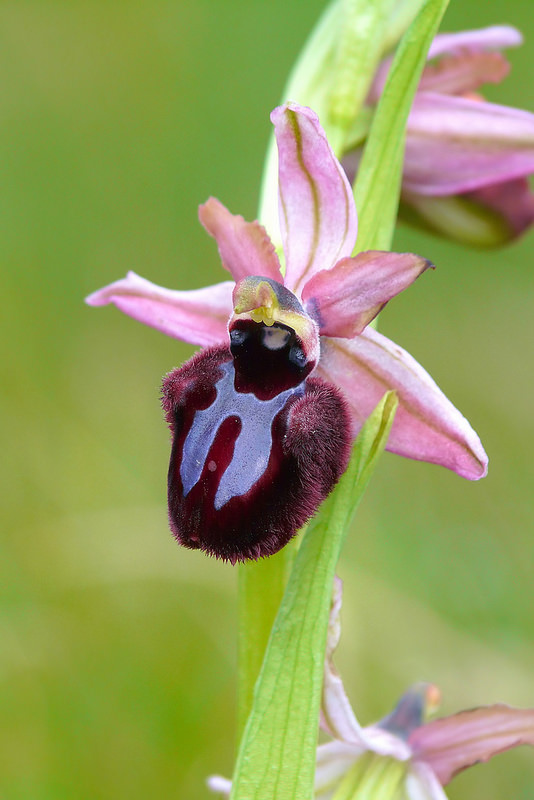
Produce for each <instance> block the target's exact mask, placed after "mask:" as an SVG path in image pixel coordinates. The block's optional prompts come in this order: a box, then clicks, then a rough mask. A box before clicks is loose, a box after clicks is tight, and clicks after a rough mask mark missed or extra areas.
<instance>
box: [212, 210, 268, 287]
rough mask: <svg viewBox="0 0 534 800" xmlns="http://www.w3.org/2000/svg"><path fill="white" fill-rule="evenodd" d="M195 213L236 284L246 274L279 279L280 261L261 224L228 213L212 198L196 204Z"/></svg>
mask: <svg viewBox="0 0 534 800" xmlns="http://www.w3.org/2000/svg"><path fill="white" fill-rule="evenodd" d="M198 216H199V219H200V221H201V223H202V225H203V226H204V227H205V229H206V230H207V232H208V233H209V234H210V236H213V238H214V239H215V241H216V242H217V247H218V248H219V254H220V256H221V261H222V264H223V267H224V268H225V269H227V270H228V272H230V274H231V275H232V277H233V278H234V280H235V281H236V283H237V281H240V280H241V279H242V278H246V277H248V276H249V275H259V276H261V277H262V278H272V279H273V280H275V281H279V282H280V281H282V274H281V272H280V261H279V260H278V256H277V255H276V252H275V249H274V245H273V243H272V242H271V240H270V238H269V235H268V234H267V231H266V230H265V228H264V227H263V225H260V223H259V222H246V221H245V220H244V219H243V217H241V216H239V215H237V214H231V213H230V212H229V211H228V209H227V208H225V206H223V204H222V203H220V202H219V201H218V200H217V199H216V198H215V197H210V198H209V200H208V201H207V202H206V203H204V205H201V206H200V207H199V210H198Z"/></svg>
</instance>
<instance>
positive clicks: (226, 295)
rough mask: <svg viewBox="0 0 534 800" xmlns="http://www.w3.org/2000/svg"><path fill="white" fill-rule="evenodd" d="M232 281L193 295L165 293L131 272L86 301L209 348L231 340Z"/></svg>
mask: <svg viewBox="0 0 534 800" xmlns="http://www.w3.org/2000/svg"><path fill="white" fill-rule="evenodd" d="M233 288H234V284H233V282H232V281H226V282H225V283H217V284H215V285H214V286H206V287H204V288H203V289H193V290H191V291H182V292H181V291H174V290H171V289H164V288H163V287H162V286H157V285H156V284H155V283H151V282H150V281H147V280H146V279H145V278H141V277H140V276H139V275H136V273H135V272H128V274H127V276H126V278H123V279H121V280H119V281H115V283H111V284H109V286H105V287H104V288H103V289H99V290H98V291H97V292H94V293H93V294H91V295H89V297H87V298H86V303H88V305H90V306H104V305H107V304H108V303H113V305H115V306H116V307H117V308H118V309H120V310H121V311H123V312H124V313H125V314H128V316H130V317H133V318H134V319H136V320H137V321H138V322H144V323H145V325H150V326H151V327H152V328H156V329H157V330H158V331H161V332H162V333H165V334H166V335H167V336H174V338H176V339H181V340H182V341H183V342H189V344H195V345H199V346H201V347H209V346H211V345H214V344H221V343H222V342H225V341H227V339H228V331H227V325H228V318H229V316H230V314H231V313H232V290H233Z"/></svg>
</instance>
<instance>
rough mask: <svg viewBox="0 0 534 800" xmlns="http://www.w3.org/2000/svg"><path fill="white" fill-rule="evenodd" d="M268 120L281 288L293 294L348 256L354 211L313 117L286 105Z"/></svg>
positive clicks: (344, 179)
mask: <svg viewBox="0 0 534 800" xmlns="http://www.w3.org/2000/svg"><path fill="white" fill-rule="evenodd" d="M271 120H272V122H273V124H274V129H275V136H276V141H277V145H278V171H279V193H280V230H281V234H282V241H283V245H284V254H285V260H286V273H285V283H286V285H287V286H288V287H289V288H290V289H291V290H292V291H296V292H297V293H298V292H299V291H300V290H301V289H302V286H303V284H304V283H305V282H306V281H307V280H309V279H310V278H311V277H312V275H314V274H315V273H316V272H318V271H319V270H321V269H329V268H330V267H333V266H334V264H335V263H336V262H337V261H339V260H340V259H341V258H344V257H346V256H350V255H351V253H352V250H353V248H354V245H355V243H356V235H357V218H356V208H355V205H354V198H353V196H352V190H351V187H350V184H349V182H348V180H347V177H346V175H345V173H344V171H343V169H342V167H341V165H340V163H339V162H338V160H337V158H336V157H335V155H334V153H333V151H332V148H331V147H330V145H329V143H328V141H327V139H326V136H325V133H324V131H323V129H322V128H321V125H320V123H319V119H318V117H317V115H316V114H315V113H314V112H313V111H312V110H311V109H309V108H305V107H303V106H298V105H296V104H295V103H288V104H286V105H284V106H280V107H279V108H275V110H274V111H273V112H272V114H271Z"/></svg>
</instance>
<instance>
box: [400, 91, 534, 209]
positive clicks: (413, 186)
mask: <svg viewBox="0 0 534 800" xmlns="http://www.w3.org/2000/svg"><path fill="white" fill-rule="evenodd" d="M532 172H534V114H530V113H528V112H527V111H520V110H519V109H515V108H508V107H506V106H499V105H494V104H492V103H486V102H483V101H478V100H468V99H465V98H462V97H449V96H447V95H439V94H435V93H431V92H421V93H420V94H418V95H417V97H416V99H415V102H414V104H413V106H412V111H411V112H410V116H409V118H408V127H407V139H406V155H405V163H404V176H403V188H404V189H406V190H408V191H410V192H415V193H418V194H429V195H447V194H459V193H463V192H469V191H473V190H474V189H479V188H481V187H482V186H488V185H490V184H492V183H500V182H502V181H506V180H510V179H513V178H518V177H524V176H526V175H529V174H531V173H532Z"/></svg>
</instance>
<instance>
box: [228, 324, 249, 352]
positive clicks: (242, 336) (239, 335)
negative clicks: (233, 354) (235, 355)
mask: <svg viewBox="0 0 534 800" xmlns="http://www.w3.org/2000/svg"><path fill="white" fill-rule="evenodd" d="M248 335H249V334H248V332H247V331H243V330H240V329H239V328H234V330H233V331H230V343H231V344H232V345H234V346H235V347H239V345H240V344H243V342H244V341H245V340H246V339H247V338H248Z"/></svg>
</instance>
